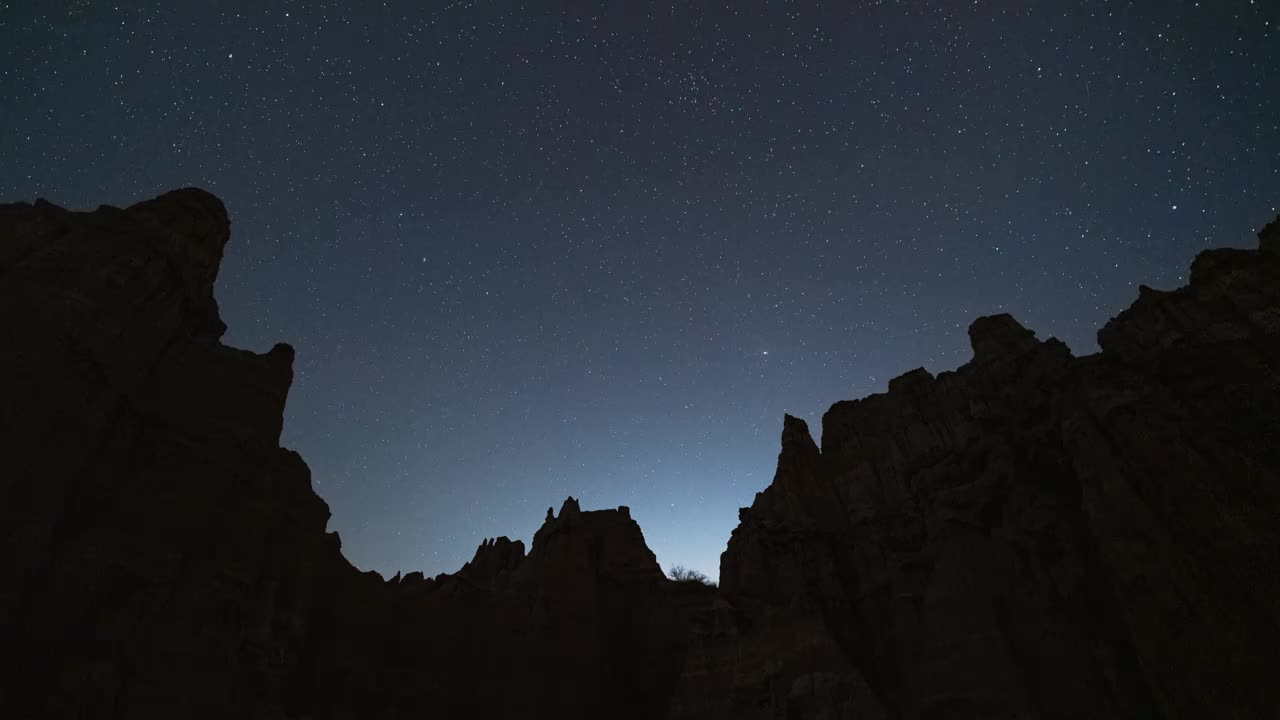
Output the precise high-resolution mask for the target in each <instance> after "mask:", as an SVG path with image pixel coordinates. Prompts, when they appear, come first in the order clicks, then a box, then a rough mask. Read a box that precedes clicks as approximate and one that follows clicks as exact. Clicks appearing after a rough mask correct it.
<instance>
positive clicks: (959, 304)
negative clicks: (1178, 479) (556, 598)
mask: <svg viewBox="0 0 1280 720" xmlns="http://www.w3.org/2000/svg"><path fill="white" fill-rule="evenodd" d="M557 5H558V4H557V3H541V2H532V3H525V4H512V3H491V2H452V3H418V2H400V1H398V0H397V1H389V2H381V3H346V2H327V3H285V2H267V3H262V2H243V3H239V2H193V3H170V2H164V3H147V4H143V3H115V4H113V3H103V2H93V1H92V0H79V1H75V0H71V1H67V2H59V3H37V2H25V1H23V0H7V1H6V0H0V200H4V201H11V200H28V201H29V200H33V199H35V198H36V197H45V198H48V199H49V200H51V201H53V202H55V203H58V204H61V205H65V206H68V207H72V208H78V209H88V208H92V207H95V206H97V205H98V204H102V203H106V204H113V205H127V204H131V203H133V202H136V201H139V200H142V199H145V198H148V197H152V196H154V195H157V194H159V193H161V192H163V191H166V190H169V189H172V188H177V187H182V186H188V185H196V186H200V187H204V188H207V189H209V190H211V191H213V192H215V193H216V194H217V195H219V196H220V197H221V198H222V199H223V200H224V201H225V202H226V204H227V207H228V209H229V211H230V213H231V217H232V239H231V243H230V244H229V245H228V246H227V255H226V260H225V261H224V263H223V266H222V273H221V276H220V278H219V281H218V286H217V297H218V301H219V303H220V304H221V309H222V315H223V319H224V320H225V321H226V322H227V323H228V324H229V325H230V331H229V332H228V334H227V335H226V337H225V338H224V341H225V342H227V343H228V344H231V345H234V346H239V347H244V348H249V349H253V350H257V351H265V350H267V349H268V348H270V347H271V345H272V344H274V343H276V342H280V341H284V342H288V343H290V344H292V345H293V346H294V347H295V348H296V349H297V351H298V356H297V363H296V365H295V371H296V377H295V381H294V385H293V389H292V392H291V395H290V398H289V405H288V409H287V412H286V422H285V433H284V438H283V441H282V442H283V444H284V445H285V446H287V447H291V448H294V449H296V450H298V451H299V452H300V453H301V454H302V455H303V457H304V458H305V459H306V460H307V463H308V464H309V465H310V467H311V470H312V474H313V478H314V482H315V487H316V489H317V491H318V492H319V493H320V494H321V495H322V496H323V497H324V498H325V499H326V500H327V501H328V502H329V503H330V506H331V507H332V509H333V518H332V520H331V521H330V528H331V529H336V530H338V531H339V532H340V533H341V535H342V537H343V540H344V550H345V552H346V555H347V557H348V558H350V559H351V560H352V561H353V562H354V563H355V564H356V565H357V566H359V567H360V568H362V569H376V570H378V571H380V572H384V573H394V572H395V571H397V570H403V571H412V570H423V571H425V572H426V573H427V574H428V575H431V574H435V573H439V572H452V571H454V570H456V569H458V568H459V567H460V566H461V565H462V563H463V562H465V561H466V560H468V559H469V558H470V557H471V555H472V554H473V553H474V551H475V548H476V546H477V545H478V544H479V543H480V542H481V540H482V539H483V538H485V537H491V536H495V535H508V536H510V537H512V538H521V539H524V540H525V541H526V543H527V542H528V540H529V538H530V537H531V536H532V533H533V531H534V530H535V529H536V528H537V526H538V525H539V524H541V522H542V519H543V516H544V515H545V513H546V509H547V507H548V506H552V505H554V506H555V507H556V508H557V509H558V508H559V506H560V504H561V502H562V501H563V500H564V498H565V496H567V495H573V496H575V497H579V498H581V500H582V503H583V507H584V509H594V508H602V507H614V506H617V505H629V506H631V508H632V514H633V516H634V517H635V518H636V519H637V520H638V521H639V522H640V525H641V526H642V527H643V529H644V532H645V537H646V539H647V541H648V543H649V545H650V547H651V548H653V550H654V551H655V552H656V553H657V556H658V560H659V562H660V563H662V565H663V566H664V567H669V566H670V565H672V564H677V563H678V564H684V565H687V566H691V567H694V568H696V569H700V570H703V571H705V572H707V573H708V574H710V575H712V576H713V577H714V576H715V575H716V574H717V573H718V567H719V553H720V552H721V551H722V550H723V549H724V546H725V543H726V541H727V539H728V537H729V533H730V531H731V530H732V529H733V527H734V526H735V525H736V524H737V513H738V508H739V507H740V506H745V505H749V504H750V503H751V499H752V496H753V495H754V493H755V492H757V491H759V490H761V489H763V488H764V487H765V486H766V485H767V484H768V483H769V481H770V479H771V478H772V474H773V469H774V463H775V459H776V455H777V452H778V438H779V433H780V431H781V425H782V415H783V413H784V412H790V413H792V414H794V415H798V416H800V417H803V418H805V419H806V420H808V421H809V424H810V427H811V428H812V429H813V430H814V433H815V435H816V434H817V433H819V432H820V429H821V425H820V418H821V416H822V413H823V412H824V411H825V410H826V408H827V407H828V406H829V405H830V404H831V403H833V402H835V401H837V400H841V399H846V398H853V397H860V396H863V395H866V394H868V393H872V392H882V391H883V390H884V389H885V386H886V383H887V381H888V380H889V378H891V377H893V376H895V375H898V374H901V373H902V372H905V371H907V370H909V369H911V368H914V367H918V366H921V365H923V366H925V367H927V368H929V369H930V370H933V371H935V372H936V371H939V370H946V369H950V368H953V367H955V366H956V365H959V364H961V363H963V362H964V361H966V360H967V359H968V357H969V354H970V353H969V348H968V340H967V336H966V332H965V331H966V328H967V327H968V324H969V322H970V321H971V320H972V319H973V318H974V317H976V316H978V315H982V314H989V313H993V312H1001V311H1006V312H1011V313H1013V315H1014V316H1015V317H1017V318H1018V319H1019V320H1021V321H1022V322H1023V324H1025V325H1027V326H1028V327H1030V328H1032V329H1034V330H1036V331H1037V332H1038V333H1039V335H1040V337H1042V338H1044V337H1048V336H1051V335H1053V336H1057V337H1059V338H1061V339H1063V340H1064V341H1066V342H1067V344H1068V345H1070V346H1071V347H1072V348H1073V349H1074V350H1075V351H1076V352H1077V353H1080V354H1083V353H1088V352H1094V351H1096V344H1095V343H1094V340H1093V337H1094V332H1095V330H1096V329H1097V328H1098V327H1100V326H1101V324H1102V323H1104V322H1105V321H1106V320H1107V318H1108V317H1110V316H1112V315H1114V314H1115V313H1116V312H1118V311H1119V310H1120V309H1122V308H1123V307H1125V306H1126V305H1128V303H1129V302H1131V300H1132V299H1133V298H1134V297H1135V296H1136V286H1137V285H1138V283H1146V284H1148V285H1152V286H1155V287H1160V288H1171V287H1175V286H1177V285H1179V284H1181V282H1182V281H1183V279H1184V277H1185V275H1184V273H1185V271H1186V268H1187V267H1188V264H1189V262H1190V260H1191V258H1192V257H1193V255H1194V253H1195V252H1197V251H1198V250H1200V249H1203V248H1205V247H1208V246H1221V245H1236V246H1253V244H1254V243H1255V237H1254V232H1255V231H1256V230H1257V228H1259V227H1260V226H1261V225H1262V224H1263V223H1264V222H1265V221H1267V220H1268V219H1270V218H1271V217H1272V216H1274V214H1275V213H1276V210H1277V203H1280V199H1278V198H1280V24H1278V18H1280V2H1277V1H1276V0H1265V1H1263V0H1259V1H1258V2H1249V0H1243V1H1239V2H1237V1H1233V0H1204V1H1202V2H1199V3H1193V2H1168V1H1164V0H1152V1H1150V2H1137V3H1124V2H1098V1H1094V2H1080V3H1061V2H1033V3H1025V4H1022V3H1014V2H965V3H961V2H928V3H926V2H924V1H923V0H920V1H917V2H874V3H834V2H833V3H829V4H827V5H826V6H825V7H823V8H816V7H811V6H802V5H799V4H794V3H758V4H757V3H746V2H741V3H733V4H732V7H731V8H729V9H724V8H711V7H709V6H707V5H706V4H704V3H701V2H691V3H680V4H677V5H674V6H672V5H657V4H652V3H640V2H636V3H632V2H609V3H599V4H598V5H592V4H580V5H576V6H574V7H572V9H567V10H564V11H561V10H560V9H559V8H558V7H556V8H555V9H548V8H552V7H553V6H557ZM197 6H198V7H197ZM855 6H856V7H855ZM357 7H358V8H359V9H355V8H357ZM424 7H432V8H434V9H430V10H428V9H423V8H424Z"/></svg>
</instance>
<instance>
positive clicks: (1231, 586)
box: [0, 190, 1280, 719]
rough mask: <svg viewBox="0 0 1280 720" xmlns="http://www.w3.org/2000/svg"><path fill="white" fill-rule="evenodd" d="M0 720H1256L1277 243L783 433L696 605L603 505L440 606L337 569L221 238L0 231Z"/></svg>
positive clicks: (1273, 571)
mask: <svg viewBox="0 0 1280 720" xmlns="http://www.w3.org/2000/svg"><path fill="white" fill-rule="evenodd" d="M0 233H2V234H0V327H3V328H4V329H3V331H0V332H2V333H3V335H2V337H3V338H4V340H5V342H4V348H5V350H6V352H5V353H4V354H3V355H0V392H3V397H4V398H5V402H4V403H2V404H0V436H2V437H4V439H5V445H4V447H3V457H4V463H5V464H4V471H3V472H0V492H2V493H3V495H2V496H0V498H2V500H0V527H3V533H4V536H3V540H4V542H3V543H2V544H0V558H2V559H3V561H4V567H3V569H4V572H5V577H6V578H8V581H7V582H5V583H3V584H0V658H2V659H3V660H4V661H5V667H6V668H8V671H7V672H6V673H5V675H4V677H3V680H0V693H2V694H0V715H3V716H5V717H90V718H96V717H128V718H161V717H164V718H169V717H207V718H225V717H252V718H285V717H298V718H365V717H405V718H408V717H632V718H649V717H672V718H779V717H786V718H815V719H816V718H1015V717H1061V718H1068V717H1102V718H1129V717H1156V718H1200V717H1273V716H1274V713H1275V710H1276V708H1277V707H1280V685H1276V684H1275V683H1274V682H1273V676H1274V674H1275V672H1276V668H1278V667H1280V522H1278V521H1277V518H1280V483H1278V482H1277V475H1278V473H1280V373H1278V372H1277V368H1280V282H1278V281H1280V221H1278V222H1276V223H1272V224H1270V225H1268V226H1267V227H1266V228H1264V230H1263V232H1262V233H1261V234H1260V238H1261V246H1260V249H1259V250H1214V251H1208V252H1205V253H1202V254H1201V255H1200V256H1199V257H1198V258H1197V259H1196V261H1195V263H1194V264H1193V266H1192V272H1191V279H1190V284H1189V285H1188V286H1187V287H1185V288H1182V289H1179V290H1175V291H1172V292H1158V291H1154V290H1150V289H1146V288H1144V289H1143V290H1142V291H1141V293H1140V297H1139V299H1138V301H1137V302H1136V303H1135V304H1134V305H1133V306H1132V307H1131V308H1130V309H1128V310H1126V311H1125V312H1123V313H1121V314H1120V315H1119V316H1118V317H1116V318H1115V319H1114V320H1112V321H1111V322H1110V323H1108V324H1107V326H1106V327H1105V328H1103V330H1102V331H1100V332H1099V335H1098V337H1099V344H1100V345H1101V347H1102V349H1103V352H1101V353H1099V354H1096V355H1091V356H1087V357H1080V358H1077V357H1074V356H1072V354H1071V353H1070V351H1069V350H1068V349H1067V348H1066V346H1065V345H1063V344H1062V343H1060V342H1058V341H1056V340H1052V339H1050V340H1047V341H1044V342H1041V341H1039V340H1037V339H1036V338H1035V336H1034V334H1033V333H1032V332H1031V331H1029V330H1027V329H1025V328H1023V327H1022V326H1021V325H1019V324H1018V323H1017V322H1016V321H1015V320H1014V319H1013V318H1011V317H1009V316H1007V315H999V316H993V317H987V318H980V319H978V320H977V321H975V322H974V324H973V326H972V327H971V328H970V338H971V341H972V345H973V349H974V358H973V360H972V361H970V362H969V363H967V364H965V365H964V366H962V367H961V368H959V369H957V370H956V371H954V372H944V373H940V374H939V375H938V376H937V377H934V376H932V375H931V374H930V373H928V372H927V371H925V370H923V369H918V370H913V371H911V372H909V373H907V374H905V375H903V376H901V377H898V378H895V379H894V380H892V381H890V383H889V390H888V392H887V393H885V394H880V395H873V396H870V397H867V398H864V399H862V400H857V401H850V402H839V403H836V404H835V405H833V406H832V407H831V409H830V410H829V411H828V412H827V414H826V415H825V416H824V417H823V427H822V445H821V447H819V446H818V445H817V444H816V443H815V442H814V441H813V438H812V436H811V434H810V432H809V428H808V427H807V426H806V425H805V423H804V422H803V421H801V420H798V419H796V418H792V417H789V416H788V417H786V418H785V419H784V422H783V431H782V451H781V453H780V455H779V458H778V469H777V474H776V476H775V478H774V481H773V483H772V484H771V485H770V486H769V487H768V488H767V489H765V490H764V491H763V492H761V493H759V494H758V495H757V496H756V500H755V502H754V503H753V505H752V507H751V508H746V509H743V510H742V511H741V513H740V517H741V524H740V525H739V527H738V528H737V529H736V530H735V531H734V533H733V535H732V537H731V538H730V539H729V545H728V548H727V550H726V551H725V553H724V555H723V556H722V559H721V578H720V580H721V585H720V588H719V589H718V590H717V589H712V588H708V587H703V586H700V585H697V584H691V583H675V582H670V581H668V580H666V579H665V578H664V577H663V575H662V572H661V570H660V569H659V568H658V566H657V563H656V562H655V559H654V556H653V554H652V552H650V551H649V549H648V548H647V547H646V546H645V543H644V538H643V536H642V534H641V532H640V528H639V526H638V525H636V523H635V522H634V521H633V520H632V519H631V517H630V513H629V511H628V510H627V509H626V508H625V507H624V508H618V509H616V510H602V511H594V512H586V511H582V510H581V509H580V508H579V506H578V502H577V501H576V500H574V499H573V498H569V499H568V500H566V501H565V502H564V505H563V507H562V508H561V510H560V512H559V514H558V515H557V514H555V513H553V512H551V511H548V514H547V520H546V522H545V523H544V525H543V527H542V528H541V529H540V530H538V532H537V533H536V534H535V536H534V538H533V542H532V544H531V547H530V549H529V552H528V554H527V555H526V554H525V547H524V544H523V543H521V542H518V541H517V542H511V541H509V540H508V539H506V538H497V539H494V540H486V541H485V542H484V543H483V544H482V545H481V547H480V548H479V549H478V550H477V551H476V555H475V557H474V558H473V559H472V561H471V562H469V563H467V564H466V565H465V566H464V567H463V568H462V569H460V570H459V571H458V572H457V573H455V574H453V575H441V576H439V577H436V578H431V579H428V578H425V577H423V575H422V574H421V573H410V574H408V575H405V576H403V577H401V576H399V575H397V576H396V577H395V578H392V579H391V580H383V579H382V578H381V577H379V576H378V575H376V574H375V573H361V572H359V571H357V570H355V569H354V568H352V567H351V565H350V564H349V563H347V562H346V560H345V559H343V557H342V555H341V552H340V543H339V541H338V538H337V536H336V534H333V533H326V532H325V526H326V523H327V520H328V516H329V512H328V508H327V506H326V505H325V503H324V502H323V501H322V500H321V499H320V498H319V497H317V496H316V495H315V493H314V492H313V491H312V489H311V487H310V478H309V473H308V471H307V468H306V466H305V465H304V464H303V462H302V460H301V458H299V457H298V455H297V454H295V453H292V452H290V451H287V450H283V449H281V448H280V447H279V436H280V429H281V423H282V419H283V410H284V403H285V397H286V394H287V391H288V387H289V383H290V381H291V377H292V371H291V364H292V358H293V351H292V350H291V349H290V348H289V347H288V346H286V345H278V346H276V347H275V348H273V349H272V350H271V352H269V353H267V354H265V355H257V354H254V353H249V352H244V351H240V350H234V349H231V348H227V347H225V346H223V345H221V344H219V342H218V338H219V337H220V336H221V335H222V333H223V331H224V329H225V326H224V325H223V324H222V322H221V320H220V319H219V318H218V312H217V306H216V304H215V303H214V300H213V283H214V280H215V277H216V273H217V269H218V264H219V262H220V260H221V257H222V248H223V246H224V245H225V243H226V242H227V239H228V236H229V224H228V220H227V216H226V212H225V210H224V209H223V207H222V204H221V203H220V202H219V201H218V200H217V199H216V198H214V197H213V196H211V195H209V194H207V193H205V192H202V191H199V190H181V191H177V192H173V193H169V194H167V195H164V196H162V197H160V198H156V199H155V200H151V201H148V202H145V203H140V204H138V205H135V206H133V207H130V208H128V209H124V210H121V209H116V208H108V207H103V208H99V209H98V210H97V211H95V212H91V213H73V212H68V211H66V210H63V209H60V208H57V207H55V206H53V205H50V204H48V203H45V202H40V201H37V202H36V203H35V204H34V205H29V204H15V205H3V206H0Z"/></svg>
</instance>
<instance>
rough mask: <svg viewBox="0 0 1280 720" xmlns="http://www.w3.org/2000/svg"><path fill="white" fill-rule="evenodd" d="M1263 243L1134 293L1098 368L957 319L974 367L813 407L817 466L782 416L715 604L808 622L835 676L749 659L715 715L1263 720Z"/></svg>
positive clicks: (1266, 623) (1267, 292) (1018, 329)
mask: <svg viewBox="0 0 1280 720" xmlns="http://www.w3.org/2000/svg"><path fill="white" fill-rule="evenodd" d="M1276 228H1277V226H1276V225H1274V224H1273V225H1272V226H1269V227H1268V229H1267V230H1264V232H1263V234H1262V239H1263V248H1264V249H1260V250H1214V251H1209V252H1205V253H1202V254H1201V255H1200V256H1199V257H1198V258H1197V259H1196V261H1195V264H1194V265H1193V268H1192V273H1191V282H1190V285H1189V286H1187V287H1185V288H1182V289H1179V290H1176V291H1173V292H1167V293H1160V292H1157V291H1153V290H1149V289H1144V290H1143V291H1142V293H1141V296H1140V297H1139V300H1138V302H1137V303H1135V304H1134V306H1133V307H1132V308H1130V309H1129V310H1127V311H1125V312H1123V313H1121V314H1120V315H1119V316H1118V317H1117V318H1116V319H1114V320H1112V321H1111V322H1110V323H1108V324H1107V326H1106V327H1105V328H1103V330H1102V331H1101V332H1099V343H1100V345H1101V347H1102V349H1103V352H1102V353H1100V354H1097V355H1093V356H1089V357H1083V358H1076V357H1073V356H1072V355H1071V353H1070V352H1069V351H1068V349H1067V348H1066V347H1065V346H1064V345H1063V344H1062V343H1060V342H1058V341H1056V340H1052V339H1050V340H1047V341H1044V342H1040V341H1038V340H1036V339H1035V337H1034V335H1033V333H1031V332H1030V331H1029V330H1026V329H1025V328H1023V327H1022V326H1020V325H1019V324H1018V323H1017V322H1016V321H1014V320H1013V319H1012V318H1011V317H1009V316H1007V315H1001V316H994V317H988V318H979V319H978V320H977V321H975V322H974V324H973V326H972V327H971V328H970V338H971V340H972V344H973V351H974V357H973V360H972V361H970V362H969V363H968V364H966V365H964V366H963V367H961V368H959V369H958V370H956V371H955V372H946V373H942V374H940V375H938V376H937V377H936V378H935V377H932V376H931V375H930V374H929V373H927V372H926V371H924V370H914V371H912V372H910V373H907V374H906V375H903V376H901V377H899V378H896V379H894V380H892V381H890V383H889V391H888V393H886V394H883V395H874V396H871V397H868V398H865V399H863V400H858V401H853V402H840V403H836V404H835V405H834V406H832V407H831V409H830V410H829V411H828V412H827V413H826V415H825V416H824V417H823V427H822V447H821V449H819V448H817V447H816V446H815V444H814V443H813V441H812V440H811V439H810V436H809V433H808V429H807V428H806V427H805V426H804V424H803V423H801V422H800V421H798V420H795V419H793V418H787V420H786V422H785V423H784V427H783V433H782V453H781V455H780V456H779V459H778V471H777V475H776V476H775V478H774V481H773V483H772V484H771V485H770V487H769V488H767V489H766V490H765V491H764V492H762V493H759V494H758V495H757V496H756V500H755V502H754V503H753V504H752V507H751V508H749V509H744V510H743V511H742V514H741V517H742V522H741V524H740V526H739V527H738V528H737V530H735V531H734V533H733V536H732V538H731V539H730V541H729V546H728V549H727V550H726V551H725V553H724V555H723V557H722V560H721V587H722V589H723V591H724V594H725V596H726V597H728V598H731V599H732V600H733V601H734V602H736V603H737V604H739V606H740V607H741V608H742V609H743V610H744V611H746V612H747V615H748V616H751V615H752V614H757V613H761V612H765V613H783V615H784V620H783V621H782V622H786V623H798V622H802V620H803V619H805V618H821V620H822V628H823V629H824V630H825V635H821V634H820V635H819V637H820V638H821V640H827V639H830V641H832V642H834V644H835V645H837V646H838V647H839V648H840V656H841V657H843V658H845V659H847V660H848V664H847V666H845V667H843V668H838V667H837V666H836V665H834V664H832V663H831V662H830V661H828V660H824V661H823V662H822V663H818V665H820V667H817V668H815V667H814V663H813V662H812V661H811V660H810V659H808V658H804V659H795V660H789V659H786V658H785V657H784V658H782V659H781V660H775V661H774V662H773V663H772V664H767V663H754V662H752V661H748V662H747V663H746V665H747V669H748V670H754V671H755V673H754V674H753V673H751V672H743V668H742V667H741V666H739V667H736V668H734V669H733V670H732V671H731V674H733V675H735V676H739V677H741V676H745V677H748V678H750V682H749V683H744V684H742V685H740V686H739V685H735V684H734V683H733V682H729V683H727V684H726V687H727V688H728V690H729V692H728V696H729V697H731V698H734V697H736V696H738V695H742V696H745V697H748V698H751V697H756V698H760V699H761V700H760V702H761V703H763V707H762V708H761V710H760V711H759V712H757V713H754V714H753V713H750V712H746V711H745V710H744V708H745V707H746V705H747V704H746V703H744V702H739V701H737V700H730V701H728V702H727V706H728V708H729V709H727V710H722V712H721V716H724V717H729V716H736V717H773V716H783V715H785V716H787V717H822V716H824V715H822V714H821V713H820V712H817V711H812V712H811V711H810V710H807V709H806V708H808V707H813V706H814V703H813V701H812V695H813V694H814V693H817V694H819V695H821V694H822V693H826V695H825V697H826V698H827V700H825V701H824V702H822V703H819V704H820V705H822V706H823V707H824V708H825V712H827V713H828V714H827V715H825V717H850V718H852V717H863V716H864V715H867V714H868V713H869V714H870V715H871V716H877V715H879V714H881V713H887V714H888V715H890V716H893V717H910V718H934V717H937V718H943V717H946V718H955V717H962V718H964V717H973V718H995V717H999V718H1013V717H1037V718H1047V717H1062V718H1069V717H1070V718H1076V717H1114V718H1127V717H1182V718H1192V717H1268V716H1270V715H1271V714H1273V713H1274V712H1275V709H1276V708H1277V707H1280V690H1277V687H1276V685H1275V684H1274V683H1273V682H1271V681H1270V680H1268V677H1269V675H1270V674H1272V672H1273V670H1274V668H1275V667H1277V666H1278V665H1277V663H1280V600H1278V598H1280V587H1277V581H1278V580H1280V572H1278V570H1280V567H1278V565H1280V525H1277V523H1276V521H1275V520H1276V518H1277V517H1278V515H1277V513H1278V512H1280V482H1278V480H1280V478H1278V475H1277V473H1278V471H1280V375H1278V374H1277V369H1278V368H1280V323H1277V322H1276V318H1277V315H1276V313H1277V311H1278V310H1280V283H1278V282H1277V281H1280V257H1278V256H1277V253H1275V251H1274V244H1275V242H1276V240H1275V235H1276V232H1277V230H1276ZM761 608H763V609H761ZM760 642H763V641H758V640H756V639H755V631H751V630H748V631H742V630H739V631H738V632H737V634H731V635H728V636H726V637H725V638H723V639H722V640H721V641H720V644H721V645H722V646H724V647H718V648H715V650H714V652H717V653H719V654H720V655H722V656H728V657H740V656H744V655H746V656H749V653H748V652H745V651H739V650H736V648H754V646H755V645H756V644H758V643H760ZM764 644H772V641H767V642H765V643H764ZM796 647H797V645H796V644H792V645H791V646H790V650H792V651H794V650H795V649H796ZM726 648H728V649H726ZM813 652H814V653H815V654H817V655H819V656H821V657H826V656H827V655H829V654H830V651H829V650H828V649H825V648H823V649H821V650H814V651H813ZM699 662H702V661H701V660H700V661H699ZM815 669H817V670H820V671H821V673H823V674H822V675H821V676H816V675H814V670H815ZM761 674H763V675H765V676H766V677H765V678H764V679H761V678H760V677H759V675H761ZM818 677H821V678H822V679H821V683H819V680H818V679H817V678H818ZM819 684H821V685H822V687H823V688H824V690H823V691H821V692H819V691H818V690H817V689H816V688H817V687H818V685H819ZM810 687H813V688H815V689H814V690H813V691H810V690H809V688H810ZM869 698H871V699H869ZM805 703H809V704H808V705H806V704H805ZM868 707H871V708H872V709H871V710H867V709H866V708H868ZM833 713H834V714H833ZM689 716H690V717H692V716H694V714H690V715H689Z"/></svg>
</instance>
